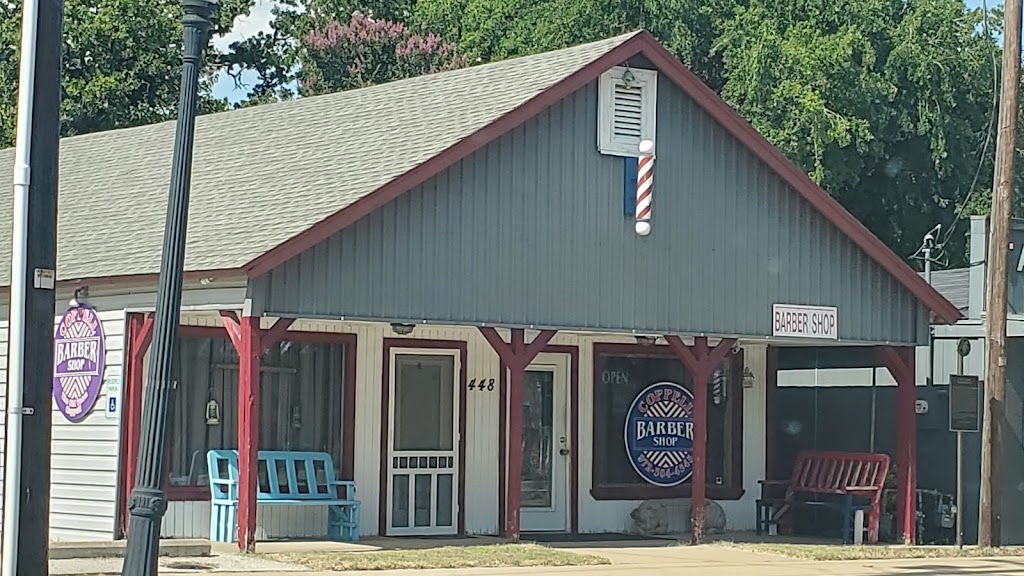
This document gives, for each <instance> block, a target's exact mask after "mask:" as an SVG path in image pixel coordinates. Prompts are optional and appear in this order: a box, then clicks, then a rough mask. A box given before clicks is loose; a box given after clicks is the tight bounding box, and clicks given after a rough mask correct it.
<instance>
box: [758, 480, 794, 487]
mask: <svg viewBox="0 0 1024 576" xmlns="http://www.w3.org/2000/svg"><path fill="white" fill-rule="evenodd" d="M757 483H758V484H760V485H762V486H788V485H789V480H758V481H757Z"/></svg>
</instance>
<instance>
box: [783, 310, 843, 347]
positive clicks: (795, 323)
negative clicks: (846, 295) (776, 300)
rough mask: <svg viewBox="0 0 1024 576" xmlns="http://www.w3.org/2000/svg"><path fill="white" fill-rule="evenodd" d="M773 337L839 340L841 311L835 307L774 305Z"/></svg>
mask: <svg viewBox="0 0 1024 576" xmlns="http://www.w3.org/2000/svg"><path fill="white" fill-rule="evenodd" d="M772 336H782V337H789V338H815V339H825V340H838V339H839V309H838V308H836V307H835V306H798V305H795V304H773V305H772Z"/></svg>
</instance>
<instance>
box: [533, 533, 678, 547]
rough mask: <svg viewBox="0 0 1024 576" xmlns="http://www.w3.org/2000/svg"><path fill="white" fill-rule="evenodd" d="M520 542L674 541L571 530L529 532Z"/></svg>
mask: <svg viewBox="0 0 1024 576" xmlns="http://www.w3.org/2000/svg"><path fill="white" fill-rule="evenodd" d="M519 539H520V541H522V542H537V543H540V544H546V543H556V542H642V541H650V540H667V541H673V542H674V541H675V538H672V537H662V536H645V535H643V534H626V533H624V532H600V533H594V534H573V533H571V532H530V533H528V534H522V535H520V537H519Z"/></svg>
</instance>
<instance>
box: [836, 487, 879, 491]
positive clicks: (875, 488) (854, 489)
mask: <svg viewBox="0 0 1024 576" xmlns="http://www.w3.org/2000/svg"><path fill="white" fill-rule="evenodd" d="M844 490H846V491H847V492H878V491H879V490H881V488H879V487H878V486H847V487H846V488H844Z"/></svg>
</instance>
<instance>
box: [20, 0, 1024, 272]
mask: <svg viewBox="0 0 1024 576" xmlns="http://www.w3.org/2000/svg"><path fill="white" fill-rule="evenodd" d="M11 1H12V0H0V146H4V145H9V144H10V142H11V136H12V133H13V129H14V126H13V118H14V103H15V99H16V94H15V89H16V78H17V59H16V48H17V46H16V44H17V41H16V40H17V36H18V26H19V13H20V3H19V2H17V1H15V2H14V3H13V4H11V3H10V2H11ZM254 1H255V0H225V1H223V2H222V3H221V4H222V9H221V23H222V24H221V27H220V29H219V30H218V32H224V31H226V30H227V29H228V27H229V26H230V24H231V23H232V21H233V19H234V17H235V16H236V15H237V14H240V13H244V12H245V11H246V10H248V9H249V8H250V7H251V5H252V3H253V2H254ZM262 1H265V0H262ZM66 14H67V19H66V23H65V34H66V42H65V43H66V50H67V54H66V57H65V65H64V66H65V81H64V82H65V84H64V86H65V94H64V106H63V123H64V133H65V134H77V133H84V132H91V131H96V130H105V129H109V128H115V127H122V126H131V125H137V124H145V123H150V122H156V121H160V120H164V119H167V118H171V117H173V115H174V113H175V106H176V103H177V86H178V75H179V71H180V62H179V58H178V57H179V53H178V46H179V45H180V37H181V28H180V15H179V8H178V3H177V1H176V0H89V1H88V2H86V1H85V0H66ZM1001 16H1002V15H1001V14H1000V13H999V12H997V11H993V13H992V15H991V17H990V18H989V19H988V21H986V19H985V18H984V14H983V13H982V12H981V11H980V10H972V9H968V8H967V7H966V6H965V4H964V2H963V0H796V1H795V0H278V2H277V7H276V8H275V9H274V18H273V22H272V25H271V29H270V30H269V31H268V32H264V33H260V34H257V35H255V36H253V37H251V38H247V39H245V40H243V41H241V42H238V43H235V44H233V45H232V46H231V47H230V49H229V50H227V51H225V52H224V53H213V54H211V57H210V68H209V69H210V70H213V69H214V67H215V66H216V67H221V68H223V69H226V70H227V71H229V73H231V74H233V75H235V76H236V78H241V76H242V73H243V72H244V73H246V74H245V75H246V77H247V78H248V77H251V76H255V77H256V78H257V80H256V82H255V83H254V84H253V85H249V86H245V88H246V91H247V98H246V99H245V101H244V102H243V103H242V104H241V105H243V106H250V105H258V104H261V103H264V102H270V101H275V100H280V99H284V98H292V97H295V96H296V95H311V94H320V93H324V92H330V91H334V90H344V89H348V88H355V87H359V86H365V85H369V84H374V83H379V82H387V81H391V80H395V79H398V78H404V77H408V76H412V75H417V74H421V73H427V72H431V71H436V70H445V69H450V68H455V67H459V66H463V65H466V64H467V63H473V64H476V63H479V62H488V61H494V60H499V59H503V58H509V57H513V56H519V55H524V54H531V53H536V52H542V51H546V50H552V49H557V48H562V47H565V46H571V45H574V44H579V43H582V42H587V41H592V40H597V39H600V38H605V37H608V36H612V35H615V34H619V33H622V32H626V31H630V30H635V29H638V28H644V29H647V30H649V31H650V32H651V33H652V34H654V35H655V36H656V37H657V38H658V39H659V40H660V41H661V42H662V43H663V44H664V45H665V46H666V47H668V48H669V50H671V51H672V52H673V53H674V54H675V55H676V56H678V57H679V58H680V59H681V60H682V61H683V62H684V63H686V64H687V66H689V67H690V69H691V70H693V71H694V72H695V73H696V74H697V75H698V76H699V77H700V78H701V79H702V80H703V81H704V82H705V83H706V84H707V85H708V86H710V87H711V88H712V89H713V90H714V91H716V92H717V93H719V94H720V95H721V96H722V97H723V98H724V99H725V100H726V101H727V102H728V103H729V104H730V105H731V106H733V107H734V108H735V109H736V110H737V111H738V112H739V113H740V114H742V115H743V116H744V117H746V118H747V119H748V120H749V121H750V122H751V123H752V124H753V125H754V127H755V128H757V129H758V130H759V131H760V132H761V133H762V134H764V135H765V136H766V137H767V138H768V139H769V140H770V141H771V142H772V143H774V144H775V145H776V146H778V147H779V148H780V149H781V150H782V151H783V152H784V153H785V154H786V155H787V156H788V157H789V158H791V159H792V160H793V161H794V162H796V163H797V164H798V165H799V166H800V167H801V168H803V169H804V170H805V171H806V172H807V173H808V174H809V175H810V176H811V177H812V178H814V179H815V180H816V181H818V182H819V183H821V184H822V185H823V186H824V187H825V188H826V189H827V190H828V191H829V192H830V193H831V194H833V195H834V196H835V197H836V198H837V199H838V200H839V201H840V202H841V203H842V204H844V205H845V206H846V207H847V208H848V209H849V210H850V211H851V212H853V214H854V215H855V216H857V217H858V218H859V219H860V220H862V221H863V222H865V223H866V224H867V225H868V227H869V228H870V229H871V230H872V231H874V232H875V233H876V234H877V235H878V236H879V237H880V238H881V239H882V240H883V241H884V242H886V243H887V244H888V245H889V246H891V247H893V248H894V249H895V250H896V251H897V252H898V253H900V254H902V255H904V256H908V255H910V254H911V253H913V252H914V250H915V249H916V248H917V246H918V245H919V243H920V241H921V238H922V236H923V234H924V233H925V232H926V231H927V230H928V229H930V228H931V227H932V226H933V225H935V224H936V223H940V222H941V223H943V224H944V225H946V226H947V229H948V225H949V224H950V223H952V222H954V221H955V220H956V219H957V218H958V217H960V216H962V215H964V214H966V213H984V212H986V211H987V209H988V208H987V207H988V203H989V198H990V193H989V190H990V188H991V185H992V156H993V148H994V144H995V137H994V128H995V127H994V125H993V120H994V112H995V106H994V97H995V94H996V90H995V88H996V83H997V75H998V61H999V59H1000V57H1001V55H1000V53H999V44H998V42H997V41H996V39H995V38H997V37H998V34H999V30H998V24H999V23H1000V22H1001ZM205 80H206V81H205V83H204V86H203V96H204V98H203V109H204V110H205V111H209V110H215V109H221V108H223V107H225V106H226V103H224V102H218V101H216V100H215V99H213V98H212V96H211V94H210V78H209V76H207V77H206V79H205ZM1018 166H1020V167H1021V168H1022V171H1021V172H1019V173H1024V162H1018ZM965 229H966V227H965V226H963V225H962V224H961V225H960V226H959V228H958V229H957V232H956V233H955V234H953V235H952V236H951V238H950V240H951V242H950V245H949V247H948V250H947V252H948V254H949V255H950V257H951V263H952V264H958V263H960V258H961V257H962V254H963V240H964V234H963V233H964V231H965Z"/></svg>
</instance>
